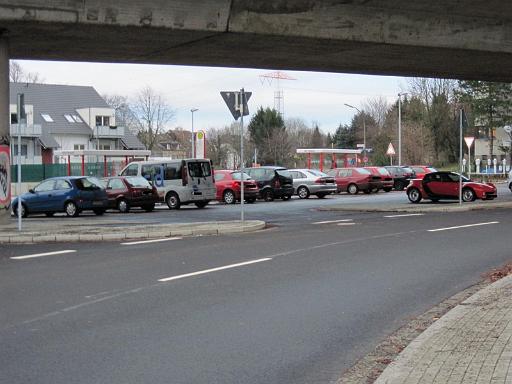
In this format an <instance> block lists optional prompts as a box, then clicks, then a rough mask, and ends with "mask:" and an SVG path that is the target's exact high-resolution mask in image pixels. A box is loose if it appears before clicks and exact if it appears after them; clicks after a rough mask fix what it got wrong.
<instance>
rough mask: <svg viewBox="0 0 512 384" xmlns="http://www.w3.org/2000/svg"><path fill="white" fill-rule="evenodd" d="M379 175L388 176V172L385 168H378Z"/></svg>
mask: <svg viewBox="0 0 512 384" xmlns="http://www.w3.org/2000/svg"><path fill="white" fill-rule="evenodd" d="M377 170H378V171H379V173H380V174H381V175H383V176H389V172H388V170H387V169H386V168H378V169H377Z"/></svg>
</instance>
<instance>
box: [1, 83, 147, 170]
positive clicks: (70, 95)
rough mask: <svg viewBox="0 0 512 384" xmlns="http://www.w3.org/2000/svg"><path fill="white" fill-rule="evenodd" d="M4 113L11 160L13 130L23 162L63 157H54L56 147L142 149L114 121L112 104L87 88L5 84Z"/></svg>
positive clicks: (14, 143) (47, 161)
mask: <svg viewBox="0 0 512 384" xmlns="http://www.w3.org/2000/svg"><path fill="white" fill-rule="evenodd" d="M18 94H23V95H24V101H25V112H26V124H24V125H23V126H20V124H18V120H17V95H18ZM10 113H11V128H10V133H11V154H12V157H13V158H12V164H16V163H17V154H18V146H17V136H18V130H20V136H21V156H22V159H21V162H22V163H23V164H51V163H54V162H61V161H65V159H61V158H59V156H56V151H59V150H85V149H101V150H114V149H117V150H119V149H144V146H143V145H142V143H140V141H139V140H138V139H137V137H136V136H135V135H133V134H131V133H130V132H129V131H128V129H126V128H125V127H118V126H117V125H116V119H115V111H114V109H113V108H111V107H110V106H109V105H108V104H107V103H106V102H105V100H103V98H102V97H101V96H100V95H99V94H98V92H96V90H95V89H94V88H93V87H87V86H70V85H54V84H26V83H11V84H10ZM72 160H75V161H77V159H72Z"/></svg>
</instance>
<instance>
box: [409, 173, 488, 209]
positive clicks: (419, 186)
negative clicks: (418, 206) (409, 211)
mask: <svg viewBox="0 0 512 384" xmlns="http://www.w3.org/2000/svg"><path fill="white" fill-rule="evenodd" d="M459 177H460V176H459V174H458V173H455V172H432V173H427V174H426V175H425V177H424V178H423V179H414V180H411V182H410V184H409V186H408V187H407V197H408V198H409V201H411V202H412V203H419V202H420V201H421V200H422V199H429V200H432V201H433V202H437V201H439V200H444V199H448V200H455V199H458V198H459V190H460V189H459V188H460V187H459V185H460V178H459ZM497 195H498V194H497V191H496V186H495V185H494V184H492V183H478V182H475V181H471V180H470V179H468V178H467V177H464V176H462V200H463V201H473V200H475V199H482V200H492V199H494V198H496V197H497Z"/></svg>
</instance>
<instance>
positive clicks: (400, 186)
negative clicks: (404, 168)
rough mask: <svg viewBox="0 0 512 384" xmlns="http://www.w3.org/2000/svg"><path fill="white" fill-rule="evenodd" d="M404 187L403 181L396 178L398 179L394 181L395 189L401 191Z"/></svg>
mask: <svg viewBox="0 0 512 384" xmlns="http://www.w3.org/2000/svg"><path fill="white" fill-rule="evenodd" d="M404 188H405V183H404V182H403V181H401V180H398V181H396V182H395V189H396V190H397V191H403V190H404Z"/></svg>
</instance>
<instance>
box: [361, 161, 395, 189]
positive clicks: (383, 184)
mask: <svg viewBox="0 0 512 384" xmlns="http://www.w3.org/2000/svg"><path fill="white" fill-rule="evenodd" d="M364 169H367V170H369V171H370V172H371V173H372V175H373V176H377V177H380V188H379V189H378V190H377V191H376V192H378V191H379V190H380V189H382V190H383V191H384V192H391V190H392V189H393V186H394V184H395V182H394V180H393V177H391V174H390V173H389V172H388V170H387V169H386V168H384V167H364Z"/></svg>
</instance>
